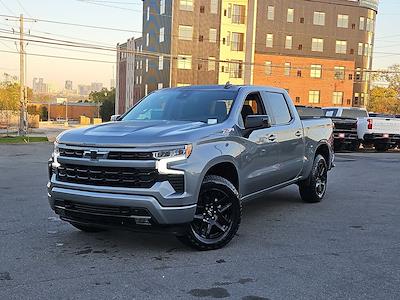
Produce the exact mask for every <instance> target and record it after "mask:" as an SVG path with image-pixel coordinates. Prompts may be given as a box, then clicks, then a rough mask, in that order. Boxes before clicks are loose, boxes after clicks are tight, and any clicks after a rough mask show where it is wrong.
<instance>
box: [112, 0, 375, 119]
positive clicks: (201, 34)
mask: <svg viewBox="0 0 400 300" xmlns="http://www.w3.org/2000/svg"><path fill="white" fill-rule="evenodd" d="M377 10H378V0H235V1H232V0H231V1H229V0H175V1H173V0H144V1H143V36H142V37H141V38H139V39H136V40H134V49H135V50H136V51H135V52H136V54H132V56H134V60H135V62H134V63H133V65H134V68H133V70H132V73H134V74H133V82H134V87H133V91H134V92H133V95H134V97H133V99H132V98H129V100H128V101H125V100H124V99H122V98H120V101H122V102H124V101H125V102H124V103H126V104H125V108H127V107H129V106H131V105H132V104H133V103H134V102H136V101H138V100H139V99H140V98H142V97H143V96H145V95H147V94H148V93H149V92H151V91H153V90H156V89H160V88H163V87H174V86H184V85H197V84H225V83H226V82H227V81H230V82H231V83H233V84H255V85H273V86H278V87H282V88H285V89H287V90H288V91H289V93H290V95H291V97H292V98H293V100H294V101H295V103H296V104H301V105H314V106H334V105H338V106H339V105H340V106H342V105H343V106H352V105H353V106H365V105H366V104H367V101H368V91H369V74H370V73H369V72H368V71H369V70H371V63H372V48H373V43H374V28H375V20H376V15H377ZM127 55H129V53H128V54H127ZM119 76H120V81H121V78H122V83H121V89H120V95H121V94H123V93H125V92H126V91H124V90H123V85H124V83H123V81H124V80H125V82H126V78H127V76H125V77H122V76H123V75H121V74H119ZM117 77H118V73H117ZM117 89H118V88H117ZM125 99H128V97H125ZM122 102H119V103H120V104H119V107H122V106H123V104H122ZM117 111H118V110H117ZM119 112H122V110H119Z"/></svg>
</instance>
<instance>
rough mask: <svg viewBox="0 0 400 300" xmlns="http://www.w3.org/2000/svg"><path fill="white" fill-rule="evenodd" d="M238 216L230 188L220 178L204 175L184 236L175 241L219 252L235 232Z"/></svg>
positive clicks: (239, 207)
mask: <svg viewBox="0 0 400 300" xmlns="http://www.w3.org/2000/svg"><path fill="white" fill-rule="evenodd" d="M241 214H242V204H241V202H240V198H239V193H238V191H237V190H236V188H235V187H234V186H233V184H232V183H231V182H229V181H228V180H226V179H225V178H223V177H220V176H215V175H208V176H206V177H205V178H204V180H203V183H202V185H201V189H200V193H199V198H198V202H197V209H196V213H195V216H194V220H193V221H192V222H191V223H190V225H189V226H188V229H187V232H186V233H185V234H184V235H182V236H177V238H178V240H180V241H181V242H182V243H184V244H185V245H188V246H190V247H192V248H195V249H197V250H214V249H219V248H222V247H224V246H225V245H226V244H228V243H229V242H230V241H231V240H232V238H233V237H234V236H235V234H236V232H237V231H238V229H239V225H240V221H241Z"/></svg>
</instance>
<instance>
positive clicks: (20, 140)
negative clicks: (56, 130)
mask: <svg viewBox="0 0 400 300" xmlns="http://www.w3.org/2000/svg"><path fill="white" fill-rule="evenodd" d="M39 142H48V139H47V137H45V136H43V137H42V136H31V137H29V136H4V137H0V144H25V143H39Z"/></svg>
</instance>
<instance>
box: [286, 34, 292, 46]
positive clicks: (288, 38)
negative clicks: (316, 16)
mask: <svg viewBox="0 0 400 300" xmlns="http://www.w3.org/2000/svg"><path fill="white" fill-rule="evenodd" d="M292 44H293V37H292V36H291V35H287V36H286V40H285V48H286V49H292Z"/></svg>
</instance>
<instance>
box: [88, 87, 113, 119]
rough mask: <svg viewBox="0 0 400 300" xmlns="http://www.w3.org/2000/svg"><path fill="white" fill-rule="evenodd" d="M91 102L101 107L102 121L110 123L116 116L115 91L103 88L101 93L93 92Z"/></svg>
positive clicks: (90, 97) (90, 96)
mask: <svg viewBox="0 0 400 300" xmlns="http://www.w3.org/2000/svg"><path fill="white" fill-rule="evenodd" d="M89 100H90V102H94V103H96V104H97V105H99V106H100V116H101V119H102V120H103V121H110V118H111V116H112V115H113V114H114V106H115V89H114V88H112V89H111V90H108V89H106V88H103V89H102V90H101V91H100V92H91V93H90V95H89Z"/></svg>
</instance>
